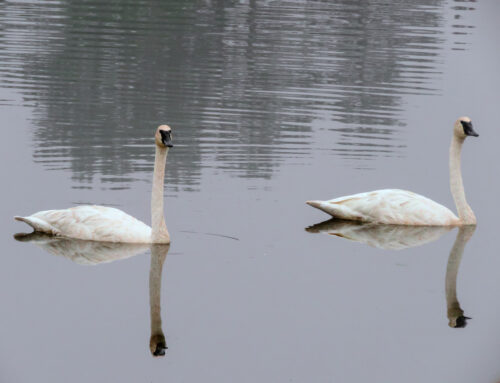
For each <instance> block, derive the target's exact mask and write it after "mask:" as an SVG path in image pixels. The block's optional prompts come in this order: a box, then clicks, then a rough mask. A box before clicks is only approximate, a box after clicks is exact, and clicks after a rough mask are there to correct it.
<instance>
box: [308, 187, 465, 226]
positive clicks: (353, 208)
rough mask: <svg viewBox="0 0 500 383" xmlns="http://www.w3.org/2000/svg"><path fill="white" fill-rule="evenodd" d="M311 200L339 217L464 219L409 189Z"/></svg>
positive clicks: (401, 221)
mask: <svg viewBox="0 0 500 383" xmlns="http://www.w3.org/2000/svg"><path fill="white" fill-rule="evenodd" d="M307 203H308V204H309V205H311V206H313V207H315V208H318V209H320V210H322V211H324V212H326V213H328V214H330V215H332V216H333V217H335V218H339V219H347V220H351V221H360V222H372V223H379V224H387V225H415V226H417V225H418V226H422V225H424V226H455V225H459V224H460V219H459V218H458V217H457V216H456V215H455V214H453V213H452V212H451V210H450V209H448V208H447V207H445V206H443V205H440V204H438V203H437V202H434V201H432V200H431V199H429V198H426V197H424V196H421V195H419V194H416V193H412V192H409V191H406V190H398V189H384V190H376V191H372V192H368V193H359V194H353V195H350V196H346V197H340V198H335V199H332V200H329V201H308V202H307Z"/></svg>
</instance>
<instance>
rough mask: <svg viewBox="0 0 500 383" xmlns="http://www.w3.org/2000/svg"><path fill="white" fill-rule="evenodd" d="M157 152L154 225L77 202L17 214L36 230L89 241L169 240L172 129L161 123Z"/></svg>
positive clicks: (107, 208) (152, 210) (164, 242)
mask: <svg viewBox="0 0 500 383" xmlns="http://www.w3.org/2000/svg"><path fill="white" fill-rule="evenodd" d="M155 143H156V155H155V165H154V174H153V191H152V196H151V223H152V228H151V227H149V226H148V225H146V224H145V223H143V222H141V221H139V220H138V219H136V218H134V217H132V216H130V215H128V214H126V213H124V212H123V211H121V210H119V209H115V208H112V207H105V206H95V205H93V206H77V207H72V208H69V209H64V210H45V211H39V212H38V213H35V214H33V215H30V216H29V217H18V216H16V217H14V218H15V219H16V220H18V221H22V222H26V223H27V224H28V225H30V226H32V227H33V229H35V231H36V232H43V233H46V234H51V235H55V236H61V237H66V238H76V239H82V240H87V241H104V242H120V243H162V244H167V243H170V235H169V233H168V230H167V226H166V224H165V218H164V215H163V182H164V177H165V164H166V160H167V154H168V150H169V148H171V147H172V146H173V144H172V129H171V128H170V127H169V126H168V125H161V126H159V127H158V128H157V129H156V133H155Z"/></svg>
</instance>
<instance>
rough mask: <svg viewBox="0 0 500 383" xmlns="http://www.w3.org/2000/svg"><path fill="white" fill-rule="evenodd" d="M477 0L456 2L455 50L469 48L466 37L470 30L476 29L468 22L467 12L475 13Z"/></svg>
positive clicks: (459, 0) (454, 6)
mask: <svg viewBox="0 0 500 383" xmlns="http://www.w3.org/2000/svg"><path fill="white" fill-rule="evenodd" d="M474 3H476V0H454V3H453V5H452V9H453V12H454V16H453V19H454V20H453V25H452V26H453V29H454V30H453V35H454V39H453V48H452V49H453V50H459V51H463V50H465V46H467V40H466V36H467V35H468V34H470V30H471V29H473V28H474V25H471V24H470V23H469V22H468V21H467V12H470V11H474V10H475V9H476V8H475V4H474Z"/></svg>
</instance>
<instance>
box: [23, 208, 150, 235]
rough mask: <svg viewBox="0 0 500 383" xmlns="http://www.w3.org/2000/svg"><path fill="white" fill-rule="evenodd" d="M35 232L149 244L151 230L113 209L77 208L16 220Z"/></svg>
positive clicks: (37, 214)
mask: <svg viewBox="0 0 500 383" xmlns="http://www.w3.org/2000/svg"><path fill="white" fill-rule="evenodd" d="M16 219H17V220H19V221H23V222H26V223H27V224H28V225H30V226H32V227H33V228H34V229H35V231H39V232H43V233H47V234H51V235H56V236H61V237H66V238H78V239H83V240H87V241H103V242H123V243H149V242H151V228H150V227H149V226H148V225H146V224H145V223H144V222H141V221H139V220H138V219H136V218H134V217H132V216H131V215H128V214H127V213H124V212H123V211H121V210H118V209H115V208H113V207H105V206H77V207H72V208H69V209H64V210H45V211H39V212H38V213H35V214H33V215H31V216H29V217H16Z"/></svg>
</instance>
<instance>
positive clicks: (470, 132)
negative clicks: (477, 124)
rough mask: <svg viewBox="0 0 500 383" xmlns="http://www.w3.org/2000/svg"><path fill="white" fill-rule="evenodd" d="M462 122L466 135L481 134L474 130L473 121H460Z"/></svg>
mask: <svg viewBox="0 0 500 383" xmlns="http://www.w3.org/2000/svg"><path fill="white" fill-rule="evenodd" d="M460 123H461V124H462V127H463V128H464V134H465V135H466V136H473V137H478V136H479V134H477V133H476V132H475V131H474V128H473V127H472V122H470V121H460Z"/></svg>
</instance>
